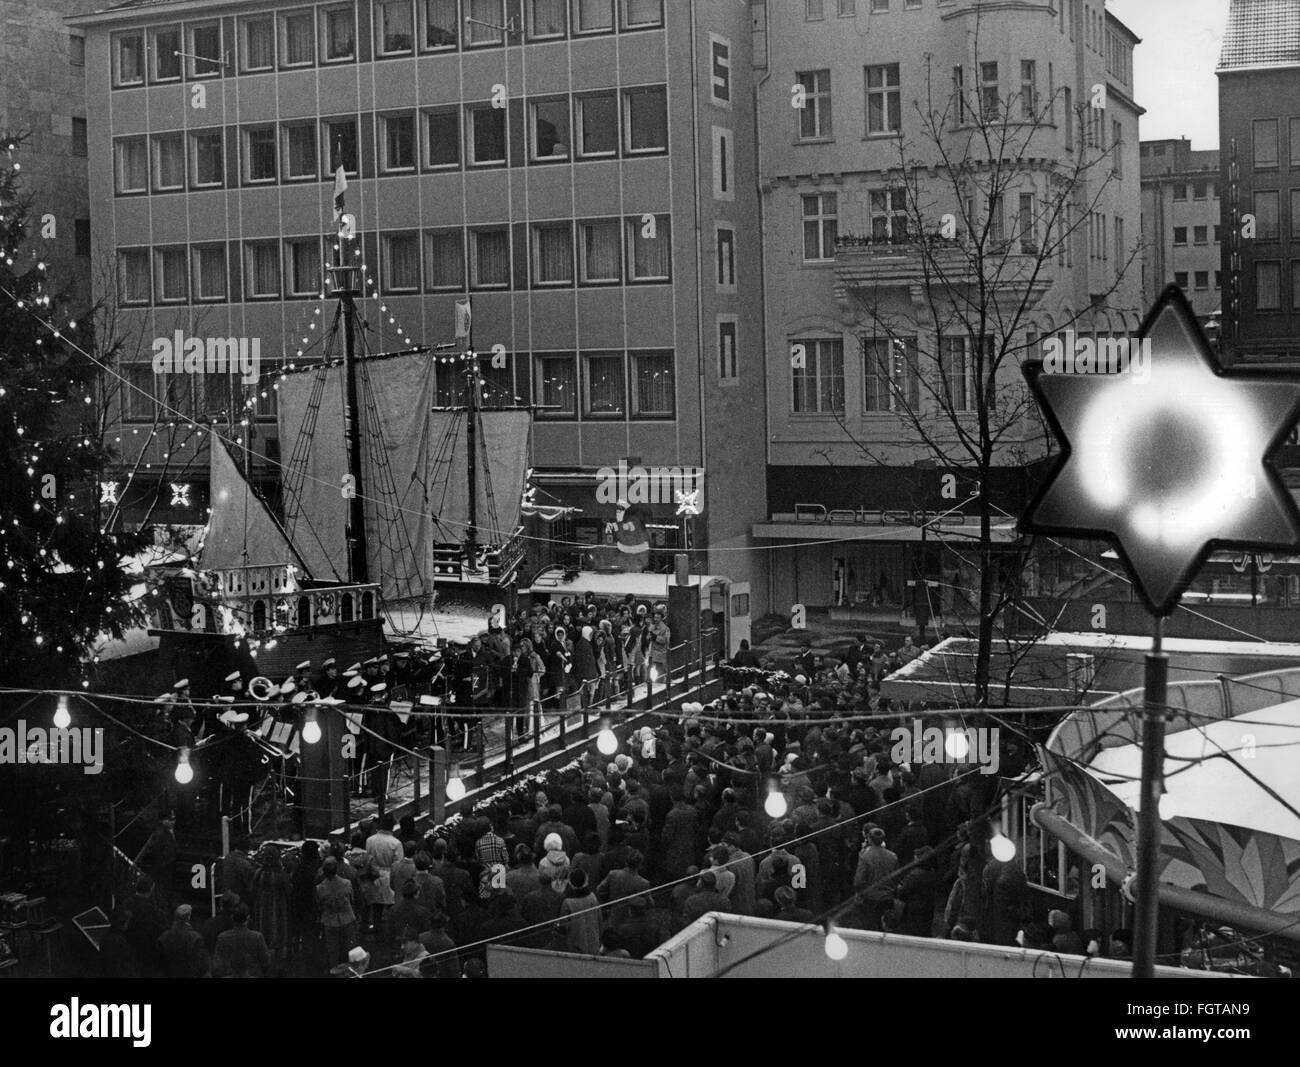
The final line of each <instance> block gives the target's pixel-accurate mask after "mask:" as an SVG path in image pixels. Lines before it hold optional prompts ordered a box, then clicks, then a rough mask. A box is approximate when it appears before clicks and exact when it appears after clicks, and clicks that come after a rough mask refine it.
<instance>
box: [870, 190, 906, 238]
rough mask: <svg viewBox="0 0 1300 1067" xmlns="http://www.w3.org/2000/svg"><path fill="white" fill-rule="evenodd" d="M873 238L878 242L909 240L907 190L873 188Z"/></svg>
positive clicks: (871, 194) (871, 200)
mask: <svg viewBox="0 0 1300 1067" xmlns="http://www.w3.org/2000/svg"><path fill="white" fill-rule="evenodd" d="M868 202H869V204H870V207H871V240H872V241H874V242H876V243H877V244H898V243H900V242H902V241H905V240H907V191H906V190H905V189H872V190H871V192H870V194H869V196H868Z"/></svg>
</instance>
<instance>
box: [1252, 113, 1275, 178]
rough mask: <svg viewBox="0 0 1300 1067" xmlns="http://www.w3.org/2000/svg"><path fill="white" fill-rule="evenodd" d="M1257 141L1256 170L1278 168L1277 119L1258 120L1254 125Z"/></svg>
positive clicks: (1253, 129)
mask: <svg viewBox="0 0 1300 1067" xmlns="http://www.w3.org/2000/svg"><path fill="white" fill-rule="evenodd" d="M1252 131H1253V135H1254V140H1255V169H1256V170H1273V169H1274V168H1275V167H1277V119H1256V120H1255V121H1254V123H1253V125H1252Z"/></svg>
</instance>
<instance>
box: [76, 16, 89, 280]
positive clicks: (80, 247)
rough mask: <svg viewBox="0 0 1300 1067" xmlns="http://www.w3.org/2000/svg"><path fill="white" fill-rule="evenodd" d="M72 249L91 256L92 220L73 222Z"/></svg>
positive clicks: (77, 254) (77, 252) (80, 254)
mask: <svg viewBox="0 0 1300 1067" xmlns="http://www.w3.org/2000/svg"><path fill="white" fill-rule="evenodd" d="M76 39H77V40H82V38H80V37H78V38H76ZM72 248H73V252H72V254H73V255H74V256H88V255H90V219H73V220H72Z"/></svg>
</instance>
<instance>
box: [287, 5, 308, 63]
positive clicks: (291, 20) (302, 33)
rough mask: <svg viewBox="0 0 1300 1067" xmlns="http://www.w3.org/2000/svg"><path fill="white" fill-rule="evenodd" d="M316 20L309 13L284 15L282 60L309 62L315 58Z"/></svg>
mask: <svg viewBox="0 0 1300 1067" xmlns="http://www.w3.org/2000/svg"><path fill="white" fill-rule="evenodd" d="M315 35H316V21H315V19H314V18H313V17H312V15H311V14H310V13H304V14H301V15H286V16H285V19H284V61H285V62H286V63H311V62H312V61H313V60H315V58H316V47H315V46H316V41H315Z"/></svg>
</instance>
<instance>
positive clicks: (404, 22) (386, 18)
mask: <svg viewBox="0 0 1300 1067" xmlns="http://www.w3.org/2000/svg"><path fill="white" fill-rule="evenodd" d="M378 15H379V26H378V33H377V35H376V36H377V38H378V40H377V44H378V49H377V50H378V52H379V54H380V55H381V56H391V55H398V54H400V53H403V52H410V51H411V50H412V49H413V48H414V47H415V31H414V29H413V28H412V23H411V0H384V2H383V3H380V4H379V5H378Z"/></svg>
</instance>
